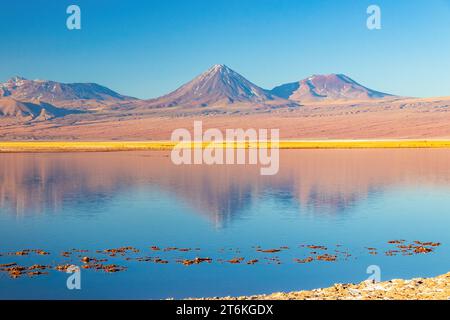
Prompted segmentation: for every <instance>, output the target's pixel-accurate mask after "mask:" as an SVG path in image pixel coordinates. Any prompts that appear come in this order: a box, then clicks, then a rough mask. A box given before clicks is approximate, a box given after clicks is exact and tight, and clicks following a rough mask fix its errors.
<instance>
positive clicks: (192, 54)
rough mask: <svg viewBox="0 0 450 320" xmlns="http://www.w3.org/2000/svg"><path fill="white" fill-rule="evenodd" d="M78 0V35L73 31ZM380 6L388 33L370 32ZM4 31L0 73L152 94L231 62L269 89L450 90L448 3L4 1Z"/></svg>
mask: <svg viewBox="0 0 450 320" xmlns="http://www.w3.org/2000/svg"><path fill="white" fill-rule="evenodd" d="M70 4H77V5H79V6H80V7H81V10H82V30H80V31H69V30H67V29H66V18H67V14H66V12H65V11H66V8H67V6H68V5H70ZM370 4H378V5H379V6H380V7H381V10H382V29H381V30H380V31H370V30H368V29H367V28H366V18H367V14H366V8H367V7H368V5H370ZM0 30H1V33H0V38H1V47H0V81H4V80H6V79H8V78H10V77H12V76H14V75H21V76H24V77H26V78H31V79H35V78H40V79H51V80H56V81H62V82H97V83H100V84H103V85H106V86H108V87H110V88H111V89H113V90H116V91H119V92H120V93H123V94H127V95H132V96H136V97H139V98H151V97H156V96H159V95H162V94H164V93H167V92H169V91H172V90H173V89H176V88H177V87H178V86H179V85H181V84H183V83H184V82H186V81H188V80H190V79H191V78H193V77H194V76H196V75H198V74H199V73H201V72H203V71H204V70H206V69H208V68H209V67H210V66H211V65H213V64H217V63H223V64H226V65H228V66H229V67H231V68H233V69H234V70H236V71H238V72H239V73H241V74H242V75H244V76H245V77H247V78H248V79H249V80H251V81H253V82H254V83H256V84H258V85H260V86H262V87H264V88H269V89H270V88H272V87H274V86H276V85H279V84H281V83H286V82H292V81H296V80H300V79H302V78H305V77H307V76H309V75H311V74H320V73H345V74H347V75H349V76H350V77H352V78H354V79H355V80H357V81H358V82H360V83H362V84H364V85H366V86H368V87H371V88H373V89H376V90H381V91H385V92H389V93H394V94H398V95H408V96H443V95H447V96H448V95H450V0H395V1H393V0H386V1H384V0H371V1H366V0H329V1H326V0H316V1H312V0H311V1H306V0H303V1H302V0H189V1H187V0H185V1H180V0H161V1H156V0H142V1H137V0H136V1H135V0H127V1H125V0H120V1H119V0H90V1H87V0H71V1H66V0H58V1H55V0H29V1H24V0H18V1H2V3H1V7H0Z"/></svg>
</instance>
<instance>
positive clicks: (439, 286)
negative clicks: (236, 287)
mask: <svg viewBox="0 0 450 320" xmlns="http://www.w3.org/2000/svg"><path fill="white" fill-rule="evenodd" d="M449 299H450V272H449V273H447V274H444V275H441V276H438V277H435V278H415V279H412V280H401V279H393V280H390V281H385V282H379V283H373V282H372V281H364V282H361V283H359V284H335V285H334V286H332V287H329V288H325V289H315V290H311V291H298V292H289V293H282V292H280V293H273V294H268V295H255V296H243V297H224V298H217V297H215V298H207V299H206V300H449Z"/></svg>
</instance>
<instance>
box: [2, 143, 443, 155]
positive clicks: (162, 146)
mask: <svg viewBox="0 0 450 320" xmlns="http://www.w3.org/2000/svg"><path fill="white" fill-rule="evenodd" d="M176 145H177V143H176V142H172V141H4V142H1V141H0V152H3V153H6V152H109V151H140V150H142V151H144V150H172V149H173V148H174V147H175V146H176ZM178 147H182V148H200V147H201V148H208V147H209V148H235V149H238V148H246V149H248V148H271V147H278V148H280V149H372V148H378V149H393V148H450V140H314V141H313V140H284V141H280V142H270V141H269V142H252V141H250V142H248V141H247V142H236V141H232V142H220V143H210V142H183V143H181V144H179V145H178Z"/></svg>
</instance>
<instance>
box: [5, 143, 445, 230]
mask: <svg viewBox="0 0 450 320" xmlns="http://www.w3.org/2000/svg"><path fill="white" fill-rule="evenodd" d="M405 184H406V185H431V186H441V185H450V150H444V149H436V150H433V149H427V150H417V149H408V150H406V149H402V150H282V151H281V152H280V171H279V173H278V174H277V175H275V176H261V175H260V171H259V167H258V166H251V165H227V166H223V165H215V166H208V165H192V166H186V165H183V166H175V165H173V164H172V162H171V160H170V153H169V152H166V151H158V152H121V153H120V152H119V153H65V154H64V153H61V154H2V155H0V212H2V213H5V212H7V213H10V214H15V215H17V216H28V215H39V214H44V213H49V212H50V213H55V214H64V208H66V207H67V206H78V207H79V208H81V209H83V212H84V213H85V214H88V215H95V214H96V212H97V211H98V210H102V208H104V207H105V206H107V205H108V203H109V202H110V201H111V200H112V199H113V198H114V197H115V195H117V194H119V193H120V192H122V191H129V190H134V188H136V190H137V189H140V188H143V187H148V186H152V187H155V188H158V189H159V190H161V191H164V192H168V193H169V194H170V195H171V196H173V199H174V201H183V202H185V203H188V204H189V206H191V207H192V208H193V209H195V210H196V211H197V212H199V213H200V214H202V215H204V216H205V217H207V218H208V219H210V220H211V221H212V222H213V224H214V225H215V226H217V227H226V226H227V225H229V224H230V223H232V221H233V220H234V219H238V218H239V217H240V216H242V215H243V214H244V212H245V209H246V208H247V207H249V206H250V204H251V203H252V202H254V201H258V199H259V198H260V197H261V196H262V195H264V194H266V193H270V194H271V196H272V198H273V199H274V201H276V203H278V204H279V205H280V208H281V209H280V210H281V211H282V207H283V204H291V205H292V203H293V202H294V203H296V204H297V205H298V206H299V207H307V208H308V209H309V210H308V211H307V212H313V213H314V214H329V215H340V214H344V213H345V212H346V211H347V210H348V209H349V208H351V207H352V206H354V205H357V204H358V201H360V200H364V199H366V198H368V197H369V196H371V195H376V193H382V192H384V190H386V189H388V188H395V187H398V186H401V185H405ZM280 214H282V212H280Z"/></svg>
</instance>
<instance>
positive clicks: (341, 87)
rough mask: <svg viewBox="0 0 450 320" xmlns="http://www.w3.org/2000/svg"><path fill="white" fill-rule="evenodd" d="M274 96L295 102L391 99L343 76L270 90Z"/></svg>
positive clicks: (312, 80) (322, 76)
mask: <svg viewBox="0 0 450 320" xmlns="http://www.w3.org/2000/svg"><path fill="white" fill-rule="evenodd" d="M271 93H272V94H273V95H275V96H278V97H281V98H284V99H289V100H292V101H297V102H311V101H321V100H366V99H380V98H385V97H392V95H390V94H386V93H383V92H379V91H375V90H372V89H369V88H366V87H364V86H362V85H361V84H359V83H357V82H356V81H354V80H352V79H351V78H349V77H347V76H346V75H343V74H329V75H314V76H311V77H309V78H307V79H303V80H300V81H297V82H292V83H287V84H283V85H280V86H278V87H275V88H274V89H272V90H271Z"/></svg>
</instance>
